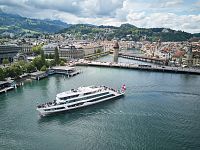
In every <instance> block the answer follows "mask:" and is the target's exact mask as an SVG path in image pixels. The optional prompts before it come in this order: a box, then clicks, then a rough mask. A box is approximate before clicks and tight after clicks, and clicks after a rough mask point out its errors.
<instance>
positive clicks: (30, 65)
mask: <svg viewBox="0 0 200 150" xmlns="http://www.w3.org/2000/svg"><path fill="white" fill-rule="evenodd" d="M35 70H36V69H35V66H34V65H33V63H28V64H26V71H27V72H28V73H31V72H34V71H35Z"/></svg>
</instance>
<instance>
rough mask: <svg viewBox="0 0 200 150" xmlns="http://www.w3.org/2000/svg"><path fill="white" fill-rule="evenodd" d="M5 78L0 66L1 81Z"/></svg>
mask: <svg viewBox="0 0 200 150" xmlns="http://www.w3.org/2000/svg"><path fill="white" fill-rule="evenodd" d="M4 79H5V72H4V70H3V69H2V68H0V81H3V80H4Z"/></svg>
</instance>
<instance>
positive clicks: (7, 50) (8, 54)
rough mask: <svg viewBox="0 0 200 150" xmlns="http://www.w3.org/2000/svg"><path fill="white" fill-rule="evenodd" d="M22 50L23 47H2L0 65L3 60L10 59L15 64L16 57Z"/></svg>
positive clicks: (0, 46)
mask: <svg viewBox="0 0 200 150" xmlns="http://www.w3.org/2000/svg"><path fill="white" fill-rule="evenodd" d="M20 50H21V47H19V46H17V45H0V64H1V63H2V61H3V59H8V60H9V61H10V62H13V58H14V56H16V54H17V53H18V52H19V51H20Z"/></svg>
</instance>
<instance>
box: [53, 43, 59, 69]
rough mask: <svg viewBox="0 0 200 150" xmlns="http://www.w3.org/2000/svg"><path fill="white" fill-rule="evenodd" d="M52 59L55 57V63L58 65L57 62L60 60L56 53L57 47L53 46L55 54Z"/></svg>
mask: <svg viewBox="0 0 200 150" xmlns="http://www.w3.org/2000/svg"><path fill="white" fill-rule="evenodd" d="M54 59H55V63H56V65H58V64H59V62H60V58H59V53H58V48H57V47H56V48H55V56H54Z"/></svg>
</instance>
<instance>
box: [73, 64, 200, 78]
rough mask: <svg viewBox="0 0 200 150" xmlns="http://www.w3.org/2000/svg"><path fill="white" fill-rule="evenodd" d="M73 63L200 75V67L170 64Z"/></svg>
mask: <svg viewBox="0 0 200 150" xmlns="http://www.w3.org/2000/svg"><path fill="white" fill-rule="evenodd" d="M71 65H76V66H97V67H112V68H124V69H136V70H146V71H154V72H170V73H182V74H196V75H200V69H194V68H183V67H170V66H162V65H141V64H134V63H112V62H99V61H79V62H76V63H74V64H71Z"/></svg>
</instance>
